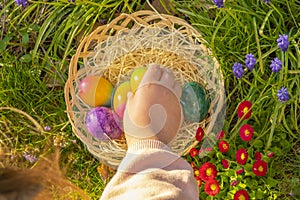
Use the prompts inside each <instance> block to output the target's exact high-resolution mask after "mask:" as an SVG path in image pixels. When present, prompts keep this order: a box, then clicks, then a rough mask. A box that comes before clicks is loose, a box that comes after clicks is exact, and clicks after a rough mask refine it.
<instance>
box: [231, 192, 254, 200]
mask: <svg viewBox="0 0 300 200" xmlns="http://www.w3.org/2000/svg"><path fill="white" fill-rule="evenodd" d="M249 199H250V197H249V194H248V192H247V191H246V190H239V191H237V192H236V193H235V194H234V197H233V200H249Z"/></svg>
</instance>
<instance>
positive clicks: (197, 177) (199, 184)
mask: <svg viewBox="0 0 300 200" xmlns="http://www.w3.org/2000/svg"><path fill="white" fill-rule="evenodd" d="M195 179H196V181H197V185H198V187H200V186H201V184H202V181H201V178H200V177H199V176H195Z"/></svg>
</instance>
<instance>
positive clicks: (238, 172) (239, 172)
mask: <svg viewBox="0 0 300 200" xmlns="http://www.w3.org/2000/svg"><path fill="white" fill-rule="evenodd" d="M235 173H236V174H238V175H239V174H241V173H244V168H241V169H238V170H236V172H235Z"/></svg>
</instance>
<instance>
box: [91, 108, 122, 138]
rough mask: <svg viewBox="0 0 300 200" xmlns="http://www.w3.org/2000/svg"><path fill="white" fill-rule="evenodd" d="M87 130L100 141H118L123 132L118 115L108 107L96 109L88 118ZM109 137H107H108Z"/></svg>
mask: <svg viewBox="0 0 300 200" xmlns="http://www.w3.org/2000/svg"><path fill="white" fill-rule="evenodd" d="M85 125H86V128H87V130H88V131H89V132H90V133H91V134H92V135H93V136H94V137H95V138H97V139H98V140H108V138H107V136H108V137H110V138H111V139H118V138H120V137H121V134H122V130H121V129H120V124H119V121H118V118H117V116H116V115H114V114H113V112H112V110H110V109H109V108H106V107H95V108H93V109H92V110H90V111H89V112H88V114H87V116H86V120H85ZM105 134H106V135H107V136H106V135H105Z"/></svg>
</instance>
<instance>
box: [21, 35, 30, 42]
mask: <svg viewBox="0 0 300 200" xmlns="http://www.w3.org/2000/svg"><path fill="white" fill-rule="evenodd" d="M28 42H29V34H28V33H25V34H23V35H22V44H28Z"/></svg>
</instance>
